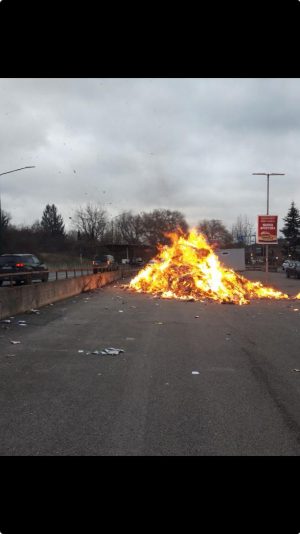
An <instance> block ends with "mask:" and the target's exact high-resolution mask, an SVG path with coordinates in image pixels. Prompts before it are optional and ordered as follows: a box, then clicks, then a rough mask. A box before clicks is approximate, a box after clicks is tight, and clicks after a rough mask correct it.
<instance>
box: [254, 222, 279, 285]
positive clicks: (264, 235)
mask: <svg viewBox="0 0 300 534" xmlns="http://www.w3.org/2000/svg"><path fill="white" fill-rule="evenodd" d="M277 223H278V215H258V217H257V243H259V244H261V245H265V246H266V275H267V276H268V272H269V245H277V243H278V239H277Z"/></svg>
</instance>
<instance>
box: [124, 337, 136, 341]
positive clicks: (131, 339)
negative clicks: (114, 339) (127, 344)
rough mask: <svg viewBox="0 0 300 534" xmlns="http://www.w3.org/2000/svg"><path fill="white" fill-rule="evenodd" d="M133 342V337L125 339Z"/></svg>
mask: <svg viewBox="0 0 300 534" xmlns="http://www.w3.org/2000/svg"><path fill="white" fill-rule="evenodd" d="M134 340H135V337H127V338H126V341H134Z"/></svg>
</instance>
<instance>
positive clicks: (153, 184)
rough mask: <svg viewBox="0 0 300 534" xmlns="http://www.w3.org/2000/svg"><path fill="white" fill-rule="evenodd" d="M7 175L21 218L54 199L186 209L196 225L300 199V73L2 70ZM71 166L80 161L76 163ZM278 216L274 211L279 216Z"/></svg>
mask: <svg viewBox="0 0 300 534" xmlns="http://www.w3.org/2000/svg"><path fill="white" fill-rule="evenodd" d="M0 117H1V122H0V173H1V172H4V171H9V170H11V169H15V168H18V167H23V166H25V165H35V166H36V169H29V170H25V171H21V172H18V173H13V174H8V175H4V176H1V177H0V191H1V198H2V207H3V209H5V210H7V211H9V212H10V214H11V215H12V222H13V223H14V224H31V223H33V222H34V221H35V220H36V219H40V218H41V215H42V211H43V209H44V207H45V205H46V204H47V203H50V204H52V203H54V204H56V205H57V207H58V210H59V212H60V213H61V214H62V215H63V217H64V220H65V223H66V226H67V227H68V228H70V226H69V223H70V221H69V217H72V216H73V215H74V210H75V209H76V208H77V207H79V205H84V204H86V203H87V202H98V203H100V204H101V205H102V206H104V207H105V208H106V209H107V211H108V213H109V214H110V215H111V216H114V215H117V214H118V213H119V212H120V211H122V210H125V209H126V210H129V209H132V210H133V212H139V211H147V210H151V209H154V208H168V209H172V210H173V209H176V210H180V211H182V212H183V213H184V214H185V216H186V218H187V221H188V222H189V224H190V225H194V224H196V223H197V222H198V221H199V220H200V219H204V218H215V219H222V220H223V222H224V223H225V224H226V225H227V226H229V227H231V224H232V223H233V222H234V221H235V220H236V218H237V216H238V215H240V214H242V215H247V216H248V217H249V219H250V220H251V221H252V222H253V223H255V222H256V215H258V214H263V213H265V212H266V178H264V177H259V176H257V177H255V176H251V173H252V172H284V173H286V176H284V177H274V178H271V180H270V213H271V214H278V215H279V217H280V219H281V218H282V217H283V216H285V215H286V213H287V210H288V209H289V207H290V203H291V201H292V200H294V201H295V203H296V206H297V207H299V208H300V181H299V176H300V79H238V78H236V79H218V78H214V79H193V78H182V79H180V78H179V79H178V78H177V79H172V78H168V79H164V78H155V79H150V78H149V79H148V78H141V79H139V78H130V79H117V78H114V79H108V78H104V79H1V80H0ZM74 171H75V172H74ZM281 226H282V220H280V221H279V227H281Z"/></svg>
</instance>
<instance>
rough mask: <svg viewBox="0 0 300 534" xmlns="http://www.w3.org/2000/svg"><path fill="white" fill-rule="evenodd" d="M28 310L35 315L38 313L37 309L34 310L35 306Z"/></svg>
mask: <svg viewBox="0 0 300 534" xmlns="http://www.w3.org/2000/svg"><path fill="white" fill-rule="evenodd" d="M30 311H31V313H36V315H39V314H40V312H39V310H36V309H35V308H32V309H31V310H30Z"/></svg>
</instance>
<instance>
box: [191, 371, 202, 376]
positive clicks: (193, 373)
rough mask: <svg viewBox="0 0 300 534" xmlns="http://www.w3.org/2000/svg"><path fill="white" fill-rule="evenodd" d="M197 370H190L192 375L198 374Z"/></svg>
mask: <svg viewBox="0 0 300 534" xmlns="http://www.w3.org/2000/svg"><path fill="white" fill-rule="evenodd" d="M199 374H200V373H199V371H192V375H199Z"/></svg>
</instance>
